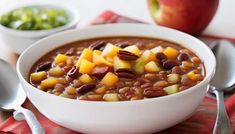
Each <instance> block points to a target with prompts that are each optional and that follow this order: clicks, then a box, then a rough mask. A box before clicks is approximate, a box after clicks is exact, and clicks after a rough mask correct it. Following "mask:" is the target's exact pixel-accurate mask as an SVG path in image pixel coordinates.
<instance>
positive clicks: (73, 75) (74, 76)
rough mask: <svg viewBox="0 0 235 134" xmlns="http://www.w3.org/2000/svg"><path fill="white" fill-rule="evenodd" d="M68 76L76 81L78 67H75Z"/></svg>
mask: <svg viewBox="0 0 235 134" xmlns="http://www.w3.org/2000/svg"><path fill="white" fill-rule="evenodd" d="M67 75H68V76H69V77H70V78H73V79H76V78H77V77H78V67H77V66H73V67H72V69H70V70H69V72H68V73H67Z"/></svg>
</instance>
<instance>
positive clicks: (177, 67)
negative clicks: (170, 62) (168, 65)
mask: <svg viewBox="0 0 235 134" xmlns="http://www.w3.org/2000/svg"><path fill="white" fill-rule="evenodd" d="M171 72H172V73H176V74H181V73H182V71H181V68H180V67H179V66H174V67H173V68H172V69H171Z"/></svg>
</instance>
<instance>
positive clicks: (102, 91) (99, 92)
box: [95, 86, 107, 94]
mask: <svg viewBox="0 0 235 134" xmlns="http://www.w3.org/2000/svg"><path fill="white" fill-rule="evenodd" d="M106 90H107V88H106V87H105V86H102V87H99V88H97V89H96V90H95V92H96V93H98V94H104V93H105V91H106Z"/></svg>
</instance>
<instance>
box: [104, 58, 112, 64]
mask: <svg viewBox="0 0 235 134" xmlns="http://www.w3.org/2000/svg"><path fill="white" fill-rule="evenodd" d="M105 59H106V60H107V61H109V62H111V63H113V58H111V57H105Z"/></svg>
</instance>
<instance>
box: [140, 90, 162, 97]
mask: <svg viewBox="0 0 235 134" xmlns="http://www.w3.org/2000/svg"><path fill="white" fill-rule="evenodd" d="M143 95H144V96H145V97H147V98H153V97H159V96H164V95H166V93H165V92H164V91H163V90H162V89H160V88H159V89H152V88H147V89H145V90H144V93H143Z"/></svg>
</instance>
